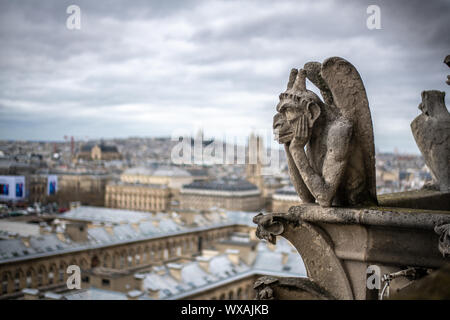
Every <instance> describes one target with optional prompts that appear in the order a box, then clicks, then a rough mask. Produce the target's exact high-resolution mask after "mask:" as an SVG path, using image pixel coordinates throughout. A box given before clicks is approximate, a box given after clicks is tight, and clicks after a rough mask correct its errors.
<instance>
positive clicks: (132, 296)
mask: <svg viewBox="0 0 450 320" xmlns="http://www.w3.org/2000/svg"><path fill="white" fill-rule="evenodd" d="M143 294H144V293H143V292H142V291H140V290H131V291H128V293H127V298H128V300H137V299H139V297H140V296H142V295H143Z"/></svg>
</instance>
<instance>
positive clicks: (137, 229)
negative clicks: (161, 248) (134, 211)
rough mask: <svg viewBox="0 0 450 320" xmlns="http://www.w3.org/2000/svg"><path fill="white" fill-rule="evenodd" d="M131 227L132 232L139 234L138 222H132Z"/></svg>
mask: <svg viewBox="0 0 450 320" xmlns="http://www.w3.org/2000/svg"><path fill="white" fill-rule="evenodd" d="M131 227H132V228H133V229H134V231H136V232H139V222H132V223H131Z"/></svg>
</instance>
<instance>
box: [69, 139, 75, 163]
mask: <svg viewBox="0 0 450 320" xmlns="http://www.w3.org/2000/svg"><path fill="white" fill-rule="evenodd" d="M74 155H75V140H74V139H73V136H71V137H70V157H71V158H72V159H73V157H74Z"/></svg>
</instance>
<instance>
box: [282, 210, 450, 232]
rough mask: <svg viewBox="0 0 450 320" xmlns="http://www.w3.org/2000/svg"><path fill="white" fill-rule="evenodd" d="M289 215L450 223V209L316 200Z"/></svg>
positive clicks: (427, 225) (407, 224) (429, 225)
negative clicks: (358, 205) (334, 203)
mask: <svg viewBox="0 0 450 320" xmlns="http://www.w3.org/2000/svg"><path fill="white" fill-rule="evenodd" d="M287 215H288V216H291V219H293V220H297V219H300V220H303V221H308V222H324V223H332V224H359V225H372V226H383V227H397V228H414V229H434V228H435V226H436V225H437V224H443V223H450V211H438V210H423V209H407V208H395V207H394V208H388V207H365V208H341V207H330V208H323V207H320V206H319V205H317V204H303V205H301V206H293V207H291V208H290V209H289V211H288V214H287ZM294 217H295V219H294Z"/></svg>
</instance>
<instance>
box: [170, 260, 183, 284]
mask: <svg viewBox="0 0 450 320" xmlns="http://www.w3.org/2000/svg"><path fill="white" fill-rule="evenodd" d="M167 267H168V268H169V272H170V275H171V276H172V277H174V278H175V279H176V280H177V281H181V270H182V269H183V266H182V265H181V264H178V263H168V264H167Z"/></svg>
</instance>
